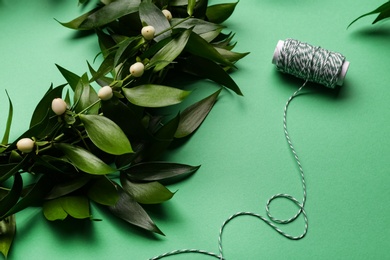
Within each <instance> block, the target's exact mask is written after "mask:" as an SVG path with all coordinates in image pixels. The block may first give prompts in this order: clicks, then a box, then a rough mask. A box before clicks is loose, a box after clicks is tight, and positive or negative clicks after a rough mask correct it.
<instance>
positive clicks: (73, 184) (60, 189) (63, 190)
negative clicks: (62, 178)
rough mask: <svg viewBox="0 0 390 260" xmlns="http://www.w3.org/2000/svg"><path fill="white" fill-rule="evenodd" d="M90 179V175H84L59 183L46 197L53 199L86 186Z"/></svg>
mask: <svg viewBox="0 0 390 260" xmlns="http://www.w3.org/2000/svg"><path fill="white" fill-rule="evenodd" d="M90 180H91V176H90V175H82V176H81V177H79V178H75V179H72V180H70V181H67V182H61V183H60V184H57V185H56V186H54V187H53V189H52V190H51V191H50V192H49V193H48V194H47V195H46V197H45V199H47V200H52V199H56V198H59V197H62V196H64V195H68V194H70V193H72V192H74V191H76V190H78V189H80V188H82V187H84V186H85V185H86V184H87V183H88V182H89V181H90Z"/></svg>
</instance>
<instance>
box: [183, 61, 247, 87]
mask: <svg viewBox="0 0 390 260" xmlns="http://www.w3.org/2000/svg"><path fill="white" fill-rule="evenodd" d="M181 65H182V66H181V69H182V71H184V72H186V73H189V74H192V75H195V76H198V77H201V78H208V79H211V80H213V81H215V82H216V83H219V84H221V85H223V86H225V87H227V88H229V89H231V90H233V91H234V92H235V93H236V94H238V95H242V92H241V90H240V88H239V87H238V85H237V84H236V82H234V80H233V79H232V78H231V77H230V75H229V74H228V73H227V72H226V71H225V70H224V69H223V68H222V67H221V66H219V65H218V64H216V63H214V62H213V61H210V60H207V59H204V58H201V57H196V56H191V57H188V58H187V59H186V60H185V61H184V62H183V63H181Z"/></svg>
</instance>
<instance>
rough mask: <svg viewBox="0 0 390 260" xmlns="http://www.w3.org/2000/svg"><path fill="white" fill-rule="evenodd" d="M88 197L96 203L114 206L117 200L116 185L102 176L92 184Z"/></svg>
mask: <svg viewBox="0 0 390 260" xmlns="http://www.w3.org/2000/svg"><path fill="white" fill-rule="evenodd" d="M88 197H89V198H90V199H91V200H93V201H95V202H96V203H99V204H102V205H106V206H114V205H115V204H116V203H117V202H118V200H119V193H118V189H117V187H116V185H115V184H114V183H113V182H112V181H110V180H109V179H108V178H107V177H106V176H104V177H102V178H99V179H98V180H96V181H95V182H93V183H92V185H91V187H90V188H89V189H88Z"/></svg>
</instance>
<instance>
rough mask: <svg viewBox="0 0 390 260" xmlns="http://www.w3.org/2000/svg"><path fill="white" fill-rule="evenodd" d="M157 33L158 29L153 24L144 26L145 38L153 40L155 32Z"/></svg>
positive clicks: (143, 34) (142, 32) (143, 33)
mask: <svg viewBox="0 0 390 260" xmlns="http://www.w3.org/2000/svg"><path fill="white" fill-rule="evenodd" d="M155 33H156V30H155V29H154V27H153V26H151V25H148V26H144V27H142V30H141V34H142V36H143V37H144V38H145V40H148V41H149V40H152V39H153V38H154V34H155Z"/></svg>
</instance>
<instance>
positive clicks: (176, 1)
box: [169, 0, 197, 6]
mask: <svg viewBox="0 0 390 260" xmlns="http://www.w3.org/2000/svg"><path fill="white" fill-rule="evenodd" d="M196 2H197V1H196ZM169 4H170V5H171V6H184V5H188V0H170V1H169Z"/></svg>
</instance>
